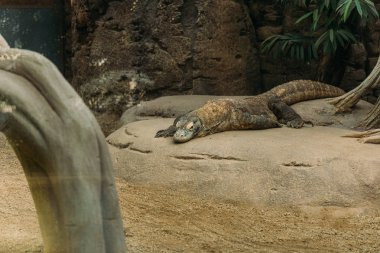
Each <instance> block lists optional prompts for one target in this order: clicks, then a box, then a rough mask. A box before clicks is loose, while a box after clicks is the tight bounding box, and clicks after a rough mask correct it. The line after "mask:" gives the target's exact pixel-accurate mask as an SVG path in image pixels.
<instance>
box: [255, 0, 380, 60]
mask: <svg viewBox="0 0 380 253" xmlns="http://www.w3.org/2000/svg"><path fill="white" fill-rule="evenodd" d="M278 2H279V3H281V4H284V5H286V4H287V5H294V6H298V7H299V8H303V9H305V14H304V15H302V16H301V17H299V18H298V20H297V21H296V24H299V23H302V22H309V23H308V24H310V29H309V31H306V32H304V33H307V34H308V35H307V36H305V35H300V34H291V33H287V34H285V35H274V36H271V37H269V38H267V39H266V40H265V41H264V42H263V43H262V52H263V53H267V54H271V55H273V56H274V57H288V58H292V59H299V60H304V61H310V60H311V59H317V58H318V53H317V52H319V53H321V54H323V55H333V54H335V52H336V51H337V50H338V49H339V48H346V47H347V46H348V45H350V44H352V43H355V42H356V38H355V34H354V28H355V26H356V25H365V24H367V23H368V22H373V21H375V20H377V19H378V18H379V15H378V12H377V10H376V8H375V5H374V3H373V2H372V1H370V0H339V1H337V0H314V1H313V0H279V1H278Z"/></svg>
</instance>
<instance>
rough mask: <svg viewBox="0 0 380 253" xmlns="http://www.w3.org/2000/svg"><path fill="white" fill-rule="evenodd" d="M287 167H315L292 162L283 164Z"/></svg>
mask: <svg viewBox="0 0 380 253" xmlns="http://www.w3.org/2000/svg"><path fill="white" fill-rule="evenodd" d="M282 165H283V166H285V167H313V165H311V164H308V163H299V162H296V161H291V162H289V163H283V164H282Z"/></svg>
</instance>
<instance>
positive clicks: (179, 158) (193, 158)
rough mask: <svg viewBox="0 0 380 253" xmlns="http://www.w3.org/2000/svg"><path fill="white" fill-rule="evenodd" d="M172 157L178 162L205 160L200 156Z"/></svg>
mask: <svg viewBox="0 0 380 253" xmlns="http://www.w3.org/2000/svg"><path fill="white" fill-rule="evenodd" d="M171 157H172V158H175V159H178V160H204V158H202V157H198V156H186V155H176V156H171Z"/></svg>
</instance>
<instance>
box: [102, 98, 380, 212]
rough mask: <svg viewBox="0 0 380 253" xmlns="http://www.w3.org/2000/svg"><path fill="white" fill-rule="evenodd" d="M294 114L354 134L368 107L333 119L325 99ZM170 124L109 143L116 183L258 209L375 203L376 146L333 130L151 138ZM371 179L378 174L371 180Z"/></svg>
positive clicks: (149, 123)
mask: <svg viewBox="0 0 380 253" xmlns="http://www.w3.org/2000/svg"><path fill="white" fill-rule="evenodd" d="M296 106H297V107H294V108H295V109H296V110H297V111H298V112H299V113H300V114H301V115H303V117H304V118H305V119H307V120H312V121H313V122H315V123H316V124H322V125H323V124H324V125H329V124H330V125H331V124H332V125H335V126H342V125H343V126H346V127H352V126H354V125H355V124H357V122H358V121H359V120H360V119H361V118H362V117H363V116H365V112H368V110H369V109H370V108H371V107H370V106H369V105H368V104H366V103H364V102H360V103H359V105H358V107H356V109H355V110H354V112H353V114H347V115H336V116H334V114H333V112H334V108H333V106H331V105H329V104H328V103H327V102H326V101H325V100H314V101H308V102H303V103H299V104H297V105H296ZM172 122H173V119H154V120H144V121H139V122H134V123H131V124H128V125H126V126H124V127H122V128H120V129H119V130H118V131H116V132H115V133H113V134H112V135H110V136H109V137H108V138H107V140H108V143H109V144H110V146H111V151H112V152H113V154H114V157H113V159H114V163H115V169H116V173H117V175H118V176H121V177H124V178H126V179H127V180H128V181H129V182H135V183H137V182H138V183H143V184H147V185H152V184H153V185H158V186H164V187H167V188H170V189H174V190H177V191H181V192H189V193H190V194H191V195H196V196H202V197H206V198H212V197H216V198H220V199H224V200H229V201H243V202H245V203H251V204H255V205H259V206H262V205H264V206H265V205H270V206H274V205H277V206H278V205H310V206H341V207H355V206H358V205H361V204H362V203H363V201H368V202H371V203H378V198H376V197H373V196H377V195H378V191H379V177H378V173H377V172H376V171H377V168H378V167H379V166H380V163H379V160H378V159H377V157H376V155H369V154H376V152H380V147H379V146H378V145H365V144H361V143H359V142H357V141H356V140H354V139H348V138H342V137H341V135H344V134H348V133H352V131H351V130H347V129H339V128H333V127H304V128H302V129H290V128H287V127H283V128H280V129H267V130H262V131H249V130H248V131H229V132H223V133H219V134H213V135H210V136H206V137H202V138H196V139H194V140H192V141H190V142H188V143H185V144H173V142H172V140H171V138H153V136H154V134H155V133H156V131H157V130H160V129H164V128H166V127H167V126H168V125H170V124H171V123H172ZM374 173H375V174H374Z"/></svg>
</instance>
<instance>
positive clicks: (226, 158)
mask: <svg viewBox="0 0 380 253" xmlns="http://www.w3.org/2000/svg"><path fill="white" fill-rule="evenodd" d="M191 154H194V155H200V156H204V157H206V158H208V159H212V160H229V161H239V162H246V161H247V160H244V159H241V158H238V157H233V156H219V155H211V154H206V153H191Z"/></svg>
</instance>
